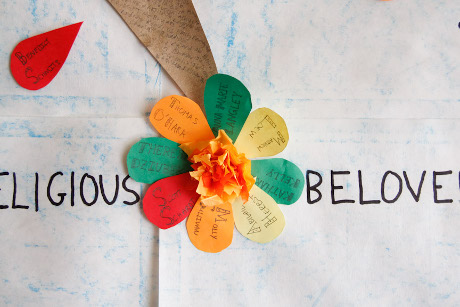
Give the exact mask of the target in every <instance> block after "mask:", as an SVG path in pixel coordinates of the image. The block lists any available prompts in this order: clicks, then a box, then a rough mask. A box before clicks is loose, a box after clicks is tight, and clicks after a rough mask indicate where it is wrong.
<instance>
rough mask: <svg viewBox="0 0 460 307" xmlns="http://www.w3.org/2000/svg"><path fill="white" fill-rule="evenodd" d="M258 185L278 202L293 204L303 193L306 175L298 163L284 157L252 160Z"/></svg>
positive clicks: (253, 172)
mask: <svg viewBox="0 0 460 307" xmlns="http://www.w3.org/2000/svg"><path fill="white" fill-rule="evenodd" d="M251 173H252V175H253V176H254V177H257V180H256V185H257V186H258V187H259V188H260V189H261V190H263V191H265V192H266V193H267V194H268V195H270V196H271V197H272V198H273V199H274V200H275V201H276V202H277V203H278V204H284V205H291V204H293V203H295V202H296V201H297V200H298V199H299V198H300V196H301V195H302V192H303V189H304V186H305V177H304V175H303V173H302V171H301V170H300V169H299V167H298V166H297V165H295V164H294V163H292V162H291V161H288V160H286V159H282V158H270V159H263V160H252V161H251Z"/></svg>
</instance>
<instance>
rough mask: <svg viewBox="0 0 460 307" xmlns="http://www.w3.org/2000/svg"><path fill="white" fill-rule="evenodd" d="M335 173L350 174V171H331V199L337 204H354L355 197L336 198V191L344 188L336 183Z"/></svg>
mask: <svg viewBox="0 0 460 307" xmlns="http://www.w3.org/2000/svg"><path fill="white" fill-rule="evenodd" d="M335 175H350V172H349V171H338V172H334V171H331V199H332V204H333V205H337V204H353V203H354V202H355V201H354V200H353V199H341V200H335V192H334V191H335V190H342V189H343V186H341V185H335V184H334V176H335Z"/></svg>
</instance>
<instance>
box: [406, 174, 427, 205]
mask: <svg viewBox="0 0 460 307" xmlns="http://www.w3.org/2000/svg"><path fill="white" fill-rule="evenodd" d="M403 175H404V180H406V186H407V188H408V189H409V192H410V194H411V195H412V197H413V198H414V199H415V202H417V203H418V201H419V200H420V194H421V193H422V185H423V181H424V180H425V175H426V171H423V173H422V178H421V179H420V182H419V184H418V189H417V194H415V192H414V189H412V187H411V185H410V183H409V177H407V173H406V171H404V172H403Z"/></svg>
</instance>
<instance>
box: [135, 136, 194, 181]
mask: <svg viewBox="0 0 460 307" xmlns="http://www.w3.org/2000/svg"><path fill="white" fill-rule="evenodd" d="M127 163H128V173H129V176H131V178H133V179H134V180H136V181H138V182H143V183H148V184H151V183H154V182H155V181H157V180H160V179H163V178H166V177H170V176H174V175H179V174H183V173H185V172H188V171H191V170H192V168H191V167H190V162H188V160H187V155H186V154H185V153H184V152H183V151H182V149H180V148H179V145H178V144H177V143H175V142H173V141H170V140H168V139H165V138H146V139H142V140H140V141H139V142H137V143H136V144H134V145H133V147H131V149H130V150H129V153H128V157H127Z"/></svg>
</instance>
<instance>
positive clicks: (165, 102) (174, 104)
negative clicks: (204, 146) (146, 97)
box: [150, 95, 214, 144]
mask: <svg viewBox="0 0 460 307" xmlns="http://www.w3.org/2000/svg"><path fill="white" fill-rule="evenodd" d="M150 122H151V123H152V125H153V126H154V127H155V129H157V131H158V132H159V133H160V134H161V135H162V136H164V137H165V138H167V139H169V140H171V141H174V142H176V143H179V144H182V143H187V142H197V141H203V140H211V139H213V138H214V134H213V133H212V131H211V128H210V127H209V125H208V122H207V121H206V117H205V116H204V114H203V112H202V111H201V109H200V107H199V106H198V105H197V104H196V103H195V102H194V101H193V100H190V99H188V98H187V97H182V96H178V95H171V96H167V97H165V98H163V99H161V100H160V101H158V102H157V104H156V105H155V106H154V107H153V109H152V113H150Z"/></svg>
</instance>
